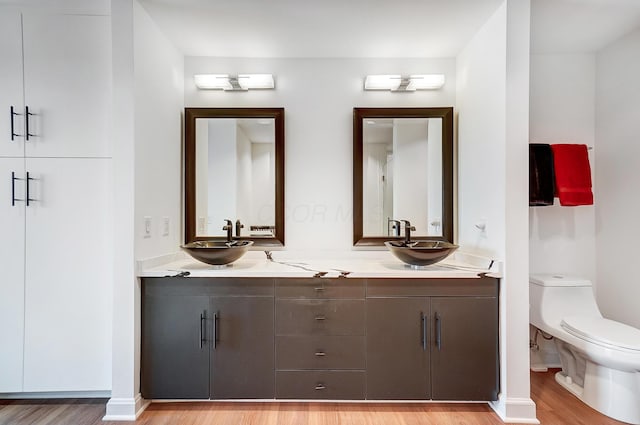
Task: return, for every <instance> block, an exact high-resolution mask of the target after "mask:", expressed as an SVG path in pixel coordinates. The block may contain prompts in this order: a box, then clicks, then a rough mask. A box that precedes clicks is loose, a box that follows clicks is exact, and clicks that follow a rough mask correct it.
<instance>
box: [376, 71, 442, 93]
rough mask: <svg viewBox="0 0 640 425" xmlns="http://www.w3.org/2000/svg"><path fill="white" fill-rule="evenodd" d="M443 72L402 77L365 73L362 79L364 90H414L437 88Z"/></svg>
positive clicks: (439, 85) (439, 86)
mask: <svg viewBox="0 0 640 425" xmlns="http://www.w3.org/2000/svg"><path fill="white" fill-rule="evenodd" d="M444 82H445V78H444V75H443V74H420V75H409V76H408V77H403V76H401V75H399V74H390V75H367V77H366V78H365V79H364V89H365V90H390V91H398V92H405V91H411V92H412V91H416V90H437V89H439V88H441V87H442V86H444Z"/></svg>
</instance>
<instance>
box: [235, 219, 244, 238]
mask: <svg viewBox="0 0 640 425" xmlns="http://www.w3.org/2000/svg"><path fill="white" fill-rule="evenodd" d="M240 229H244V224H242V223H240V220H239V219H238V220H236V238H239V237H240Z"/></svg>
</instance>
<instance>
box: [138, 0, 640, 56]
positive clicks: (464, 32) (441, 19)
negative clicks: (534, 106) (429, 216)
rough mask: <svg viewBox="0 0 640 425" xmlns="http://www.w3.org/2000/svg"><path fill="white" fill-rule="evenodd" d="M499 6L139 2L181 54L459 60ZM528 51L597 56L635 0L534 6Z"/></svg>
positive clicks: (628, 21)
mask: <svg viewBox="0 0 640 425" xmlns="http://www.w3.org/2000/svg"><path fill="white" fill-rule="evenodd" d="M502 2H503V0H395V1H390V0H322V1H317V0H270V1H266V0H140V3H141V4H142V5H143V7H144V8H145V9H146V10H147V12H148V13H149V14H150V15H151V17H152V18H153V19H154V21H156V23H157V24H158V25H159V26H160V28H161V29H162V31H163V32H164V33H165V35H167V37H168V38H169V39H170V40H171V41H172V42H173V43H174V44H175V45H176V47H178V48H179V49H180V50H181V51H182V52H183V53H184V54H185V55H186V56H217V57H258V58H260V57H263V58H265V57H320V58H322V57H334V58H340V57H345V58H346V57H349V58H366V57H389V58H394V57H396V58H400V57H402V58H415V57H419V58H436V57H455V56H457V54H458V53H459V52H460V51H461V49H462V48H463V47H464V46H465V45H466V43H467V42H468V41H469V40H470V39H471V38H472V37H473V35H474V34H475V33H476V32H477V31H478V29H479V28H480V27H481V26H482V25H483V23H485V22H486V21H487V19H488V18H489V17H490V16H491V15H492V14H493V13H494V11H495V10H496V9H497V8H498V6H499V5H500V4H501V3H502ZM531 21H532V22H531V28H532V36H531V51H532V52H533V53H569V52H594V51H597V50H599V49H600V48H602V47H603V46H606V45H607V44H609V43H610V42H611V41H613V40H615V39H617V38H619V37H620V36H622V35H624V34H626V33H628V32H630V31H631V30H633V29H635V28H639V27H640V0H531Z"/></svg>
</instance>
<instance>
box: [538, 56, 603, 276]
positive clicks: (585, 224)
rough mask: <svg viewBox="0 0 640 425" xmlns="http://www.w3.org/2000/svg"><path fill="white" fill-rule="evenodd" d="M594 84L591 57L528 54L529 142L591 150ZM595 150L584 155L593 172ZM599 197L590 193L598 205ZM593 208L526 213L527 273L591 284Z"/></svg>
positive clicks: (550, 208) (557, 207)
mask: <svg viewBox="0 0 640 425" xmlns="http://www.w3.org/2000/svg"><path fill="white" fill-rule="evenodd" d="M595 81H596V62H595V55H594V54H588V53H582V54H553V55H532V56H531V83H530V87H531V97H530V114H529V115H530V127H529V139H530V142H531V143H581V144H586V145H587V146H591V147H595V143H594V142H595V121H596V115H595ZM597 149H598V148H596V149H594V150H591V151H589V160H590V162H591V167H592V171H593V166H594V159H595V157H594V152H596V151H597ZM593 174H595V173H592V175H593ZM601 195H602V193H600V192H598V191H596V192H595V196H596V200H597V201H599V198H598V197H599V196H601ZM598 204H599V202H598ZM595 208H596V207H594V206H593V205H585V206H579V207H561V206H560V204H559V202H558V200H557V199H556V201H555V205H553V206H548V207H530V208H529V261H530V270H531V273H570V274H574V275H578V276H583V277H585V278H587V279H590V280H592V281H595V277H596V236H595V226H596V222H595ZM596 284H597V282H596Z"/></svg>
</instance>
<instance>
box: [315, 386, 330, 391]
mask: <svg viewBox="0 0 640 425" xmlns="http://www.w3.org/2000/svg"><path fill="white" fill-rule="evenodd" d="M326 388H327V387H325V386H324V384H317V385H316V387H315V390H316V391H322V390H324V389H326Z"/></svg>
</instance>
